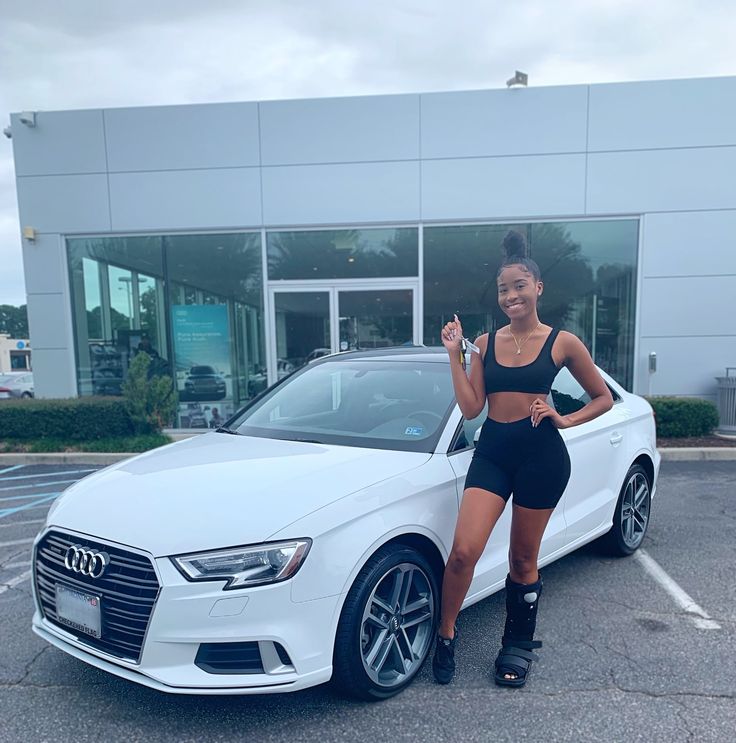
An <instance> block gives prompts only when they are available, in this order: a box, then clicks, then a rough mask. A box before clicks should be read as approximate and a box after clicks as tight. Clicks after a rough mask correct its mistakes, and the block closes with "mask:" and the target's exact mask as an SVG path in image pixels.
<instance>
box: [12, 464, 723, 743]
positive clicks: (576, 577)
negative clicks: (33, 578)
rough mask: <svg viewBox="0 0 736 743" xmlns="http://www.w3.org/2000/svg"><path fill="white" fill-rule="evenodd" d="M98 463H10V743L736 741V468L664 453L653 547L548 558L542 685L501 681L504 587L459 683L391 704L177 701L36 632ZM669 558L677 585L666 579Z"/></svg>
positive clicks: (481, 625) (427, 676) (425, 672)
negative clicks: (35, 602) (39, 582)
mask: <svg viewBox="0 0 736 743" xmlns="http://www.w3.org/2000/svg"><path fill="white" fill-rule="evenodd" d="M94 469H95V467H93V466H83V465H66V466H59V465H53V466H48V465H32V466H23V465H18V466H14V467H10V466H7V465H6V466H3V467H0V638H1V639H2V642H1V643H0V742H4V741H29V740H30V741H54V742H59V743H63V742H64V741H75V742H77V743H83V742H84V741H100V740H105V741H118V740H120V741H202V740H212V741H231V740H232V741H235V740H251V741H257V742H258V743H260V742H261V741H263V742H268V741H289V742H291V741H311V740H319V741H320V743H331V742H332V741H344V740H351V741H354V740H374V741H384V740H386V741H392V743H402V742H403V741H420V740H430V741H544V743H553V742H555V741H573V740H574V741H607V742H617V741H637V740H642V741H644V740H653V739H654V740H662V741H668V743H669V742H677V741H690V740H692V741H706V742H707V741H718V742H719V743H723V742H724V741H730V740H733V739H734V737H735V736H734V730H736V664H734V663H733V658H732V653H733V649H734V647H736V642H735V640H736V580H734V566H736V462H712V461H704V462H664V463H663V464H662V471H661V476H660V482H659V487H658V494H657V497H656V499H655V501H654V504H653V510H652V521H651V526H650V529H649V533H648V536H647V538H646V540H645V542H644V545H643V550H644V558H642V557H641V556H640V557H636V556H635V557H631V558H624V559H612V558H608V557H605V556H602V555H601V554H600V553H599V551H598V550H597V549H596V548H595V546H594V545H589V546H586V547H584V548H583V549H581V550H578V551H577V552H575V553H573V554H572V555H569V556H567V557H565V558H563V559H562V560H559V561H558V562H556V563H554V564H552V565H549V566H547V567H546V568H544V569H543V571H542V574H543V577H544V581H545V590H544V594H543V596H542V598H541V600H540V612H539V622H538V637H540V638H541V639H542V640H543V641H544V647H543V648H542V650H541V651H539V652H540V655H541V658H542V659H541V662H540V663H537V664H535V665H534V668H533V671H532V675H531V677H530V680H529V682H528V683H527V685H526V687H524V688H523V689H520V690H519V689H505V688H504V689H502V688H498V687H496V686H495V685H494V684H493V681H492V678H491V674H490V669H491V666H492V660H493V658H494V656H495V653H496V650H497V647H498V640H499V637H500V633H501V629H502V621H503V613H502V609H503V594H502V593H499V594H496V595H494V596H492V597H490V598H488V599H486V600H485V601H482V602H480V603H479V604H476V605H475V606H472V607H470V608H469V609H467V610H466V611H464V612H463V613H462V614H461V615H460V619H459V628H460V633H461V639H460V644H459V647H458V651H457V660H458V673H457V677H456V680H455V681H454V682H453V683H452V684H451V685H449V686H447V687H440V686H437V685H436V684H434V682H433V680H432V676H431V669H430V668H429V664H426V665H425V667H424V668H423V669H422V671H421V672H420V675H419V676H418V677H417V679H415V681H414V683H413V684H412V685H411V687H410V688H409V689H407V690H406V691H405V692H404V693H402V694H401V695H399V696H398V697H395V698H393V699H391V700H388V701H386V702H381V703H378V704H364V703H358V702H353V701H347V700H344V699H342V698H341V697H339V696H337V695H336V694H335V693H334V692H333V691H332V690H331V688H330V686H329V685H325V686H321V687H317V688H314V689H309V690H307V691H303V692H298V693H294V694H285V695H280V696H265V695H264V696H247V697H206V696H174V695H167V694H163V693H160V692H156V691H153V690H151V689H148V688H145V687H141V686H138V685H136V684H133V683H131V682H127V681H124V680H122V679H119V678H117V677H114V676H111V675H109V674H106V673H104V672H102V671H99V670H97V669H95V668H92V667H90V666H87V665H86V664H85V663H83V662H81V661H78V660H76V659H74V658H71V657H69V656H67V655H66V654H65V653H63V652H61V651H59V650H57V649H56V648H53V647H51V646H49V645H47V644H46V643H45V642H44V641H42V640H41V639H39V638H38V637H36V636H35V635H33V634H32V632H31V630H30V619H31V614H32V599H31V582H30V567H31V566H30V559H31V554H30V550H31V543H32V540H33V538H34V536H35V534H36V533H37V532H38V530H39V529H40V528H41V527H42V525H43V519H44V517H45V514H46V511H47V510H48V508H49V507H50V505H51V503H52V502H53V500H54V498H55V497H57V495H58V493H59V492H61V491H62V490H63V488H65V487H67V486H68V485H69V484H71V483H72V482H73V481H74V480H76V479H78V478H80V477H83V476H84V475H85V474H88V473H89V472H90V471H93V470H94ZM647 558H648V559H647ZM652 564H654V565H655V566H657V567H659V568H660V569H661V570H663V571H665V573H666V577H667V578H668V580H669V581H670V583H669V584H668V583H667V582H666V581H664V582H662V580H661V579H660V580H655V578H654V577H653V574H652V572H651V570H650V568H651V565H652ZM677 590H679V591H680V592H681V594H678V593H677ZM683 595H684V596H685V597H686V599H689V601H690V603H689V604H688V602H687V600H686V599H683V598H682V596H683ZM678 597H679V599H678ZM678 600H679V603H678ZM683 607H684V608H683ZM698 611H699V612H700V614H699V613H698ZM703 616H706V617H707V619H703ZM704 627H707V628H704Z"/></svg>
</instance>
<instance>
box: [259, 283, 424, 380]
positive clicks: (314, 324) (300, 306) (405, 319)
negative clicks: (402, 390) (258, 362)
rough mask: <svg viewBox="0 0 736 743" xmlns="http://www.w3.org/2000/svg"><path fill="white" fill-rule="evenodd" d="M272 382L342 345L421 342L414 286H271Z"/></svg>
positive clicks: (384, 345) (357, 346)
mask: <svg viewBox="0 0 736 743" xmlns="http://www.w3.org/2000/svg"><path fill="white" fill-rule="evenodd" d="M270 296H271V323H272V328H273V331H272V332H271V333H270V336H271V344H270V364H269V375H268V377H269V379H268V381H269V384H273V383H274V382H277V381H278V380H279V379H282V378H283V377H285V376H286V375H287V374H289V373H290V372H292V371H294V370H296V369H298V368H299V367H301V366H303V365H304V364H306V363H308V362H309V361H312V360H313V359H317V358H319V357H320V356H326V355H327V354H330V353H337V352H338V351H354V350H359V349H360V350H366V349H371V348H388V347H390V346H402V345H411V344H412V343H416V342H418V338H419V328H418V327H417V323H416V318H417V317H418V316H419V313H418V312H417V308H416V306H415V304H416V299H417V292H416V287H415V286H407V285H403V286H398V287H394V286H392V287H389V288H384V287H380V286H375V287H373V286H361V287H356V286H354V285H351V286H350V288H347V287H345V286H339V285H338V286H336V285H332V286H314V285H311V286H294V287H291V288H286V287H284V288H282V287H272V288H271V291H270Z"/></svg>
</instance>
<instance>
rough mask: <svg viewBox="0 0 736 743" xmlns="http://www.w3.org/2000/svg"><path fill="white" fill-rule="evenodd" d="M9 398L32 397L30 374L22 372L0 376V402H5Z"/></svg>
mask: <svg viewBox="0 0 736 743" xmlns="http://www.w3.org/2000/svg"><path fill="white" fill-rule="evenodd" d="M11 397H15V398H19V397H21V398H30V397H33V373H32V372H26V371H23V372H8V373H6V374H0V400H7V399H9V398H11Z"/></svg>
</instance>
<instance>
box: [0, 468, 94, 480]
mask: <svg viewBox="0 0 736 743" xmlns="http://www.w3.org/2000/svg"><path fill="white" fill-rule="evenodd" d="M18 466H19V467H25V465H24V464H20V465H18ZM5 472H10V470H5V471H4V472H0V482H5V481H6V480H29V479H30V478H35V477H58V476H59V475H80V474H82V473H85V474H89V473H90V472H97V470H96V469H89V470H59V471H56V472H44V473H41V474H35V475H14V476H13V477H3V475H4V474H5Z"/></svg>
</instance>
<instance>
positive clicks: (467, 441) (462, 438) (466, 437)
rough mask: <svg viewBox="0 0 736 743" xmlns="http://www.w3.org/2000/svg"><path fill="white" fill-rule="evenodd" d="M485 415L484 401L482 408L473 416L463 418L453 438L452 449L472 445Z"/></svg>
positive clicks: (457, 449) (486, 412)
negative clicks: (458, 431)
mask: <svg viewBox="0 0 736 743" xmlns="http://www.w3.org/2000/svg"><path fill="white" fill-rule="evenodd" d="M487 416H488V403H487V402H486V404H485V405H484V406H483V410H481V411H480V413H479V414H478V415H476V416H475V418H471V419H470V420H467V419H465V418H463V422H462V428H461V429H460V433H459V434H458V436H457V438H456V439H455V443H454V445H453V447H452V451H462V450H463V449H468V448H470V447H474V446H475V439H476V436H478V435H479V434H480V427H481V426H482V425H483V421H485V419H486V417H487Z"/></svg>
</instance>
